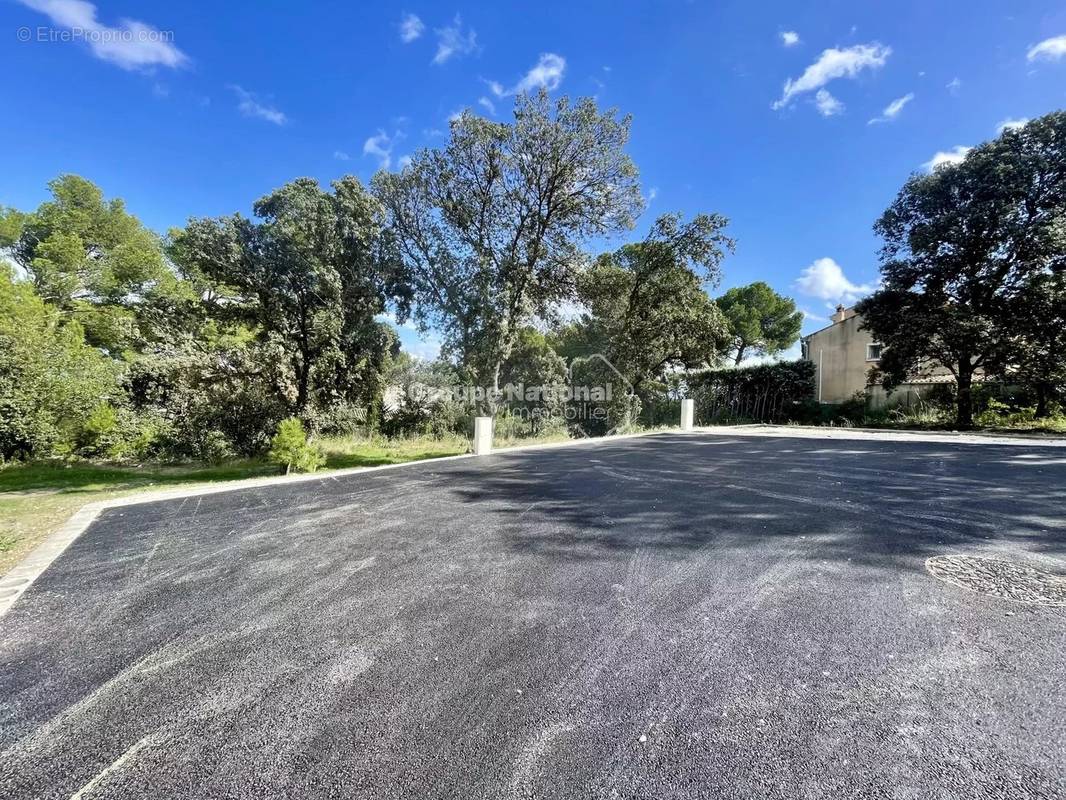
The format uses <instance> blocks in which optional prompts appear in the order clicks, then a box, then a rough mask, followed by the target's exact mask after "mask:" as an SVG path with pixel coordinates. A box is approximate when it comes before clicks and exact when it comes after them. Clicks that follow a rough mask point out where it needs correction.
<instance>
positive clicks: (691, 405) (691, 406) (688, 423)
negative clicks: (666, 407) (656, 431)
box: [681, 400, 696, 431]
mask: <svg viewBox="0 0 1066 800" xmlns="http://www.w3.org/2000/svg"><path fill="white" fill-rule="evenodd" d="M695 417H696V401H695V400H682V401H681V430H683V431H690V430H692V422H693V420H694V419H695Z"/></svg>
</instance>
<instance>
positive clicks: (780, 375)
mask: <svg viewBox="0 0 1066 800" xmlns="http://www.w3.org/2000/svg"><path fill="white" fill-rule="evenodd" d="M688 384H689V387H690V390H691V391H692V395H693V398H694V399H695V401H696V418H697V419H698V420H699V421H700V422H736V421H740V420H743V421H752V422H786V421H790V420H795V419H806V418H809V417H810V416H813V408H812V406H811V403H812V402H813V401H814V364H813V363H811V362H810V361H806V360H804V359H800V360H797V361H779V362H776V363H773V364H759V365H757V366H754V367H743V368H740V369H715V370H707V371H705V372H699V373H695V374H694V375H691V376H689V378H688Z"/></svg>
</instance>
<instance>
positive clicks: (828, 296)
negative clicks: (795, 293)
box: [795, 258, 874, 305]
mask: <svg viewBox="0 0 1066 800" xmlns="http://www.w3.org/2000/svg"><path fill="white" fill-rule="evenodd" d="M795 287H796V289H798V290H799V291H801V292H803V293H804V294H807V295H810V296H811V297H817V298H819V299H821V300H827V301H830V302H833V303H844V304H845V305H850V304H851V303H854V302H855V301H856V300H858V299H859V298H860V297H862V296H863V295H866V294H869V293H870V292H872V291H873V290H874V287H873V286H871V285H869V284H865V283H852V282H851V281H849V280H848V278H847V276H845V275H844V270H843V269H841V268H840V265H839V264H838V263H837V262H836V261H834V260H833V259H831V258H819V259H817V260H815V261H814V262H813V263H812V264H811V265H810V266H809V267H807V268H806V269H805V270H803V272H802V273H800V276H799V278H797V279H796V283H795Z"/></svg>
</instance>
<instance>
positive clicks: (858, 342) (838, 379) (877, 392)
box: [800, 306, 954, 408]
mask: <svg viewBox="0 0 1066 800" xmlns="http://www.w3.org/2000/svg"><path fill="white" fill-rule="evenodd" d="M830 319H831V320H832V324H831V325H829V326H828V327H825V328H822V329H821V330H818V331H815V332H814V333H812V334H809V335H807V336H804V337H803V338H802V339H801V340H800V342H801V346H802V353H803V358H805V359H807V360H808V361H813V362H814V366H815V397H816V398H817V400H818V402H820V403H843V402H844V401H845V400H850V399H852V398H853V397H855V395H856V394H860V393H862V394H865V395H866V397H867V399H868V401H869V403H870V406H871V407H872V408H883V407H884V406H887V405H893V406H896V405H904V406H909V405H911V404H913V403H914V402H916V401H917V400H918V399H920V398H921V397H923V396H925V395H928V394H929V393H930V391H932V389H933V388H934V387H935V386H937V385H938V384H945V383H952V382H953V381H954V378H953V377H952V375H951V373H950V372H949V371H948V370H946V369H944V368H943V367H941V366H939V365H930V366H927V367H924V368H923V369H922V370H921V377H919V376H917V375H915V376H914V377H912V378H910V379H909V380H908V381H907V382H906V383H903V384H901V385H899V386H898V387H896V388H895V389H894V390H893V391H892V393H891V394H888V393H886V392H885V390H884V389H883V388H881V386H874V385H870V383H869V381H870V369H871V368H872V367H876V366H877V365H878V364H879V363H880V361H881V343H880V342H877V341H875V340H874V338H873V336H872V335H871V333H870V331H866V330H862V329H861V326H862V317H861V316H860V315H859V314H857V313H856V312H855V309H853V308H845V307H844V306H837V310H836V313H834V314H833V316H832V317H830Z"/></svg>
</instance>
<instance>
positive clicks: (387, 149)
mask: <svg viewBox="0 0 1066 800" xmlns="http://www.w3.org/2000/svg"><path fill="white" fill-rule="evenodd" d="M402 136H403V134H401V133H399V132H398V131H397V132H396V133H395V134H393V135H392V136H389V135H388V134H387V133H385V131H383V130H380V129H379V130H378V132H377V133H376V134H374V135H373V136H371V137H370V138H369V139H367V140H366V141H365V142H363V155H364V156H373V157H374V158H376V159H377V160H378V166H379V167H380V168H381V169H388V168H389V167H391V166H392V149H393V147H395V146H396V141H397V139H400V138H402Z"/></svg>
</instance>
